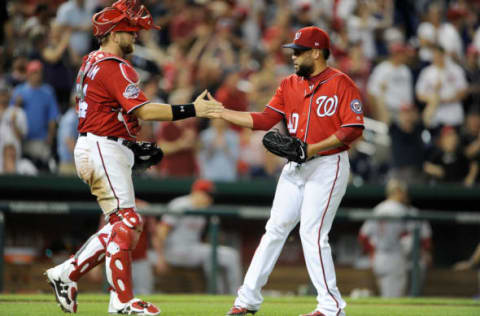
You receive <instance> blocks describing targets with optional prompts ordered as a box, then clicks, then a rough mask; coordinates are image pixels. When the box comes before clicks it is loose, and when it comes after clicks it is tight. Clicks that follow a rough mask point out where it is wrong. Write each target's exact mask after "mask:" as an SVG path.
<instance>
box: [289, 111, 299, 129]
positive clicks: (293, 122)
mask: <svg viewBox="0 0 480 316" xmlns="http://www.w3.org/2000/svg"><path fill="white" fill-rule="evenodd" d="M298 118H299V116H298V113H295V112H294V113H292V115H290V119H289V120H288V124H287V128H288V131H289V132H290V134H295V133H296V132H297V128H298Z"/></svg>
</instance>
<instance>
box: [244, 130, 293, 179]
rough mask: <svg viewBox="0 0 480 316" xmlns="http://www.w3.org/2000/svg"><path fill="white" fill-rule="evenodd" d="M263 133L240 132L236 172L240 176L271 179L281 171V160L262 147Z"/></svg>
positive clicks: (283, 163)
mask: <svg viewBox="0 0 480 316" xmlns="http://www.w3.org/2000/svg"><path fill="white" fill-rule="evenodd" d="M265 133H266V132H265V131H252V130H251V129H249V128H244V129H242V130H241V131H240V134H239V136H240V153H239V160H238V171H239V174H240V175H242V176H246V177H250V178H256V177H273V176H276V175H277V173H278V172H280V171H281V168H282V166H283V165H285V161H284V159H283V158H281V157H279V156H276V155H274V154H272V153H270V152H268V151H267V150H266V149H265V148H264V147H263V145H262V138H263V136H264V135H265Z"/></svg>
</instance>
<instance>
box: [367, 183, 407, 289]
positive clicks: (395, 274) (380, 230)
mask: <svg viewBox="0 0 480 316" xmlns="http://www.w3.org/2000/svg"><path fill="white" fill-rule="evenodd" d="M386 195H387V199H386V200H385V201H383V202H381V203H380V204H378V205H377V206H376V207H375V208H374V209H373V214H374V215H375V216H378V217H391V218H395V217H402V216H405V215H407V213H408V193H407V186H406V184H405V183H403V182H401V181H398V180H395V179H392V180H390V181H389V182H388V183H387V188H386ZM407 233H408V227H407V224H406V222H404V221H400V220H388V219H369V220H367V221H366V222H365V223H363V225H362V227H361V228H360V233H359V237H358V239H359V241H360V243H361V245H362V246H363V248H364V250H366V251H367V252H369V253H370V255H371V260H372V269H373V273H374V274H375V277H376V279H377V284H378V287H379V290H380V295H381V296H382V297H401V296H404V295H405V294H406V286H407V277H408V275H407V268H408V262H407V256H406V254H405V253H404V251H403V247H402V242H401V239H402V237H403V236H405V235H406V234H407Z"/></svg>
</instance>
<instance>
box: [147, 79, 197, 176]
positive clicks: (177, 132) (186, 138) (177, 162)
mask: <svg viewBox="0 0 480 316" xmlns="http://www.w3.org/2000/svg"><path fill="white" fill-rule="evenodd" d="M192 92H193V91H190V90H189V89H184V88H180V89H176V90H175V91H174V92H173V93H172V94H170V98H169V102H175V103H172V104H184V103H187V102H189V100H190V99H191V93H192ZM197 138H198V132H197V120H196V119H195V118H190V119H186V120H179V121H173V122H162V123H161V125H160V128H159V130H158V132H157V134H156V140H157V145H158V146H159V147H160V148H162V150H163V153H164V157H163V159H162V161H161V162H160V164H158V165H157V166H156V167H155V168H156V170H157V171H158V172H159V173H160V175H162V176H165V177H193V176H196V175H197V174H198V165H197V161H196V157H195V150H196V145H197V141H198V139H197Z"/></svg>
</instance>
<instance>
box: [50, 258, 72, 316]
mask: <svg viewBox="0 0 480 316" xmlns="http://www.w3.org/2000/svg"><path fill="white" fill-rule="evenodd" d="M57 270H58V269H57V268H56V267H54V268H51V269H48V270H47V271H46V272H45V273H44V275H45V276H46V277H47V282H48V283H49V284H50V285H51V286H52V288H53V292H54V293H55V299H56V300H57V303H58V305H59V306H60V308H61V309H62V311H64V312H65V313H76V312H77V294H78V288H77V282H73V281H72V282H65V281H63V280H62V279H61V278H60V275H59V273H58V272H59V271H57Z"/></svg>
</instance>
